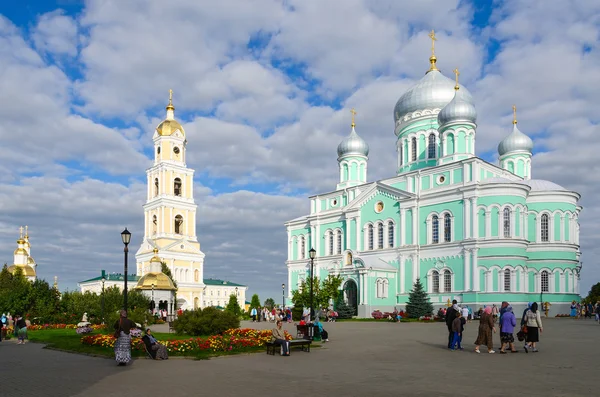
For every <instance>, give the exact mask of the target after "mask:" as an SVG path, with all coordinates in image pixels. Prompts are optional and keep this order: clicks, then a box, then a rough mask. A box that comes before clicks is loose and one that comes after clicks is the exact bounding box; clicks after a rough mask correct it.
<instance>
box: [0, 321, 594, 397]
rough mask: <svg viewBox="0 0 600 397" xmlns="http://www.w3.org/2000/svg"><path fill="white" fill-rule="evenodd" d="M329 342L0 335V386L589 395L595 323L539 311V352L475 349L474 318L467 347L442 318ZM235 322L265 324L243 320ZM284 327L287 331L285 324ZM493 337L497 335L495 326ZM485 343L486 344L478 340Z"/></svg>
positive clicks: (341, 327)
mask: <svg viewBox="0 0 600 397" xmlns="http://www.w3.org/2000/svg"><path fill="white" fill-rule="evenodd" d="M324 325H325V328H326V329H327V330H328V331H329V333H330V340H331V342H330V343H326V344H324V346H323V347H322V348H320V349H313V350H312V351H311V353H304V352H301V351H295V350H294V351H293V352H292V355H291V356H290V357H280V356H267V355H266V354H265V353H262V354H247V355H239V356H230V357H222V358H216V359H212V360H204V361H192V360H183V359H174V360H169V361H165V362H157V361H151V360H147V359H137V360H136V361H134V362H133V364H132V365H130V366H128V367H127V368H121V367H117V366H116V365H115V363H114V360H109V359H103V358H94V357H88V356H81V355H77V354H70V353H62V352H57V351H52V350H47V349H42V346H41V345H38V344H34V343H29V344H27V345H25V346H18V345H16V343H14V342H4V341H3V342H2V343H0V358H1V359H0V365H1V367H2V372H1V373H2V379H3V380H4V381H5V382H4V385H5V386H4V387H3V388H2V395H3V396H41V395H44V396H46V397H50V396H84V395H85V396H126V395H127V396H131V395H156V396H158V395H165V396H191V395H200V394H203V395H205V394H211V395H218V396H219V397H222V396H234V395H240V394H241V395H252V396H261V395H264V396H286V397H287V396H296V395H307V394H308V395H320V396H332V395H345V396H384V395H407V396H503V397H506V396H516V395H528V396H542V395H543V396H592V395H596V394H597V376H598V372H597V362H598V360H597V358H598V355H599V354H600V347H599V346H598V340H599V339H598V335H599V334H600V325H598V324H597V323H595V322H593V321H591V320H579V321H577V320H570V319H544V325H545V327H544V333H543V334H542V335H541V338H540V340H541V342H540V344H539V349H540V353H536V354H533V353H530V354H525V353H524V352H523V349H522V345H521V344H519V345H520V346H521V349H520V350H521V352H520V353H519V354H507V355H500V354H487V353H483V352H482V354H480V355H478V354H475V353H474V352H473V342H474V340H475V337H476V333H477V327H478V323H477V322H473V323H469V324H467V328H466V331H465V336H464V338H463V342H464V346H465V348H466V350H465V351H462V352H460V351H456V352H450V351H448V350H447V349H445V344H446V335H447V334H446V328H445V326H444V324H441V323H440V324H414V323H412V324H409V323H406V324H404V323H396V324H394V323H373V322H342V323H334V324H324ZM242 327H254V328H272V327H273V324H265V323H255V324H252V323H244V324H242ZM285 328H286V329H287V330H288V331H289V332H292V333H295V332H294V329H293V326H292V325H291V324H286V325H285ZM495 342H498V343H499V336H498V335H497V334H496V335H495ZM483 351H485V349H483Z"/></svg>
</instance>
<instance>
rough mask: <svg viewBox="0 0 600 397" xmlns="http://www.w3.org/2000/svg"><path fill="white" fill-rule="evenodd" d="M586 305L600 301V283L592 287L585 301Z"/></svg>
mask: <svg viewBox="0 0 600 397" xmlns="http://www.w3.org/2000/svg"><path fill="white" fill-rule="evenodd" d="M584 301H585V303H596V302H598V301H600V283H596V284H594V285H592V288H590V292H589V293H588V296H586V297H585V299H584Z"/></svg>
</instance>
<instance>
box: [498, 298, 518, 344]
mask: <svg viewBox="0 0 600 397" xmlns="http://www.w3.org/2000/svg"><path fill="white" fill-rule="evenodd" d="M516 325H517V318H516V317H515V314H514V313H513V308H512V306H507V307H506V309H505V310H504V314H502V317H501V320H500V342H502V345H501V346H500V354H506V347H510V351H511V352H512V353H518V351H517V349H515V337H514V335H513V333H514V331H515V327H516Z"/></svg>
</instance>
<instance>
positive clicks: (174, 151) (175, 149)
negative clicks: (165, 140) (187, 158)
mask: <svg viewBox="0 0 600 397" xmlns="http://www.w3.org/2000/svg"><path fill="white" fill-rule="evenodd" d="M173 153H175V154H179V148H178V147H177V146H175V147H174V148H173Z"/></svg>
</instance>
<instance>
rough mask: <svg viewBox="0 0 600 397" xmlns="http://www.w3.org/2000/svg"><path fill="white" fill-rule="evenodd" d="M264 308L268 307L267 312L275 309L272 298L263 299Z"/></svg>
mask: <svg viewBox="0 0 600 397" xmlns="http://www.w3.org/2000/svg"><path fill="white" fill-rule="evenodd" d="M265 307H268V308H269V310H271V309H273V308H274V307H275V299H273V298H267V299H265Z"/></svg>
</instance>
